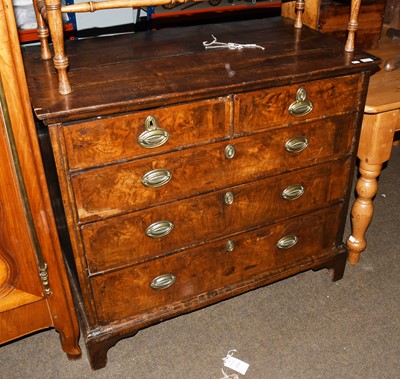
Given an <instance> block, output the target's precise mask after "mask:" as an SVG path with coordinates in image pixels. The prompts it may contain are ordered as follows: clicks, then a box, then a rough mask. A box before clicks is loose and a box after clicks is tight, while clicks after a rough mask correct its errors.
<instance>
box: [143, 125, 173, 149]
mask: <svg viewBox="0 0 400 379" xmlns="http://www.w3.org/2000/svg"><path fill="white" fill-rule="evenodd" d="M168 138H169V134H168V132H167V131H166V130H164V129H162V128H158V129H155V130H145V131H144V132H143V133H142V134H141V135H140V136H139V138H138V144H139V145H140V146H141V147H143V148H145V149H154V148H155V147H159V146H162V145H164V143H166V142H167V141H168Z"/></svg>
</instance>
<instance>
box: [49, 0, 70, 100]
mask: <svg viewBox="0 0 400 379" xmlns="http://www.w3.org/2000/svg"><path fill="white" fill-rule="evenodd" d="M45 3H46V11H47V18H48V24H49V29H50V34H51V40H52V41H53V48H54V58H53V61H54V66H55V68H56V69H57V72H58V83H59V85H58V90H59V92H60V93H61V94H63V95H66V94H68V93H70V92H71V85H70V83H69V79H68V75H67V68H68V58H67V56H66V55H65V52H64V26H63V21H62V13H61V4H60V0H45Z"/></svg>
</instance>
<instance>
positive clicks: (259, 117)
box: [235, 75, 362, 133]
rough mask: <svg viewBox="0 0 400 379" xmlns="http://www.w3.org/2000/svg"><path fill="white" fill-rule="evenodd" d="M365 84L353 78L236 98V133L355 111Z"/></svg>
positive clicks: (275, 89)
mask: <svg viewBox="0 0 400 379" xmlns="http://www.w3.org/2000/svg"><path fill="white" fill-rule="evenodd" d="M361 85H362V81H361V80H360V77H359V76H358V75H352V76H344V77H341V78H330V79H324V80H316V81H314V82H313V83H306V84H297V85H292V86H286V87H278V88H273V89H266V90H263V91H256V92H250V93H245V94H240V95H236V96H235V133H243V132H249V131H254V130H262V129H271V128H276V127H277V126H278V125H285V124H290V123H296V122H302V121H305V120H307V119H308V120H310V119H316V118H322V117H323V118H325V117H327V116H332V115H334V114H336V115H337V114H343V113H352V112H355V111H356V110H357V107H358V98H359V94H360V91H362V86H361Z"/></svg>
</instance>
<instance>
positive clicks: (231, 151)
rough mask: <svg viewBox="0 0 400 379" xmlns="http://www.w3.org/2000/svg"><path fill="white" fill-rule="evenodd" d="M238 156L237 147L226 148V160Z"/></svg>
mask: <svg viewBox="0 0 400 379" xmlns="http://www.w3.org/2000/svg"><path fill="white" fill-rule="evenodd" d="M235 155H236V149H235V146H233V145H227V146H226V147H225V158H226V159H232V158H234V156H235Z"/></svg>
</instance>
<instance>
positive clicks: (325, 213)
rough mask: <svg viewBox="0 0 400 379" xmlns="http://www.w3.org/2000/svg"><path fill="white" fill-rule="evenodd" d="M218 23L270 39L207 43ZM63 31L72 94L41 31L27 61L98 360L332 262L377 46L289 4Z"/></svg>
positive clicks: (335, 267)
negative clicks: (356, 43)
mask: <svg viewBox="0 0 400 379" xmlns="http://www.w3.org/2000/svg"><path fill="white" fill-rule="evenodd" d="M211 35H215V36H216V37H217V38H218V40H219V41H222V42H224V41H225V42H229V41H233V42H237V43H255V44H258V45H260V46H262V47H264V48H265V50H261V49H243V50H229V49H228V50H221V49H215V50H214V49H211V50H205V49H204V46H203V41H210V40H211V38H212V37H211ZM66 46H67V51H68V55H69V57H70V59H71V68H72V67H74V69H71V71H70V73H69V74H70V77H71V79H72V80H73V82H74V83H75V90H74V91H73V92H72V93H71V94H69V95H60V94H59V92H58V82H57V74H56V72H55V71H54V69H53V67H52V66H51V65H49V64H48V63H46V62H43V61H41V59H40V51H39V49H38V48H36V47H33V48H27V49H26V51H25V63H26V69H27V72H28V76H29V86H30V93H31V99H32V104H33V107H34V110H35V113H36V115H37V117H38V119H39V120H41V123H40V125H39V128H40V130H42V131H44V132H47V131H48V132H49V137H50V138H49V139H50V141H51V149H52V152H53V154H54V158H55V166H56V169H57V174H58V179H59V185H60V189H61V196H62V202H63V207H64V211H65V216H66V222H67V226H68V231H69V236H70V241H71V245H72V252H73V254H72V255H71V256H70V255H68V252H67V251H66V255H67V259H68V260H69V263H70V265H71V266H72V267H73V268H74V270H75V275H74V276H73V277H72V280H73V281H75V282H76V283H77V285H76V297H77V299H78V300H77V304H78V306H79V308H80V314H81V319H82V323H83V329H84V338H85V342H86V345H87V348H88V353H89V358H90V360H91V364H92V367H93V368H99V367H103V366H104V365H105V364H106V353H107V349H108V348H109V347H111V346H112V345H113V344H115V343H116V342H117V341H118V340H119V339H120V338H123V337H126V336H129V335H133V334H135V333H136V332H137V331H138V330H139V329H141V328H143V327H145V326H148V325H151V324H154V323H156V322H159V321H161V320H165V319H167V318H171V317H173V316H176V315H179V314H182V313H185V312H189V311H192V310H195V309H198V308H201V307H204V306H206V305H209V304H212V303H215V302H217V301H220V300H222V299H226V298H229V297H231V296H234V295H237V294H240V293H243V292H245V291H248V290H251V289H254V288H256V287H259V286H262V285H265V284H268V283H271V282H273V281H276V280H280V279H282V278H285V277H288V276H289V275H293V274H296V273H299V272H301V271H304V270H308V269H320V268H328V269H329V270H330V272H331V273H332V278H333V280H337V279H340V278H341V277H342V275H343V271H344V267H345V263H346V258H347V250H346V248H345V246H344V244H343V243H342V237H343V228H344V223H345V217H346V212H347V205H348V199H349V191H350V188H351V180H352V177H353V169H354V160H355V159H354V158H355V151H356V148H357V139H358V134H359V126H360V122H361V118H362V114H363V109H364V101H365V95H366V90H367V85H368V79H369V75H370V72H371V70H373V69H374V68H375V67H376V66H377V64H378V63H379V62H378V60H377V59H376V58H375V57H372V56H369V55H367V54H365V53H361V52H358V53H357V52H356V53H354V54H352V53H345V52H344V48H343V45H342V44H341V43H339V42H338V41H336V40H334V39H330V38H328V37H326V36H323V35H321V34H320V33H318V32H316V31H313V30H311V29H309V28H307V27H304V28H303V29H295V28H293V22H292V21H291V20H287V19H283V18H273V19H268V20H258V21H251V22H248V21H243V22H235V23H225V24H219V25H203V26H197V27H189V28H182V29H180V28H177V29H166V30H163V31H156V32H148V33H142V34H140V33H137V34H133V35H125V36H117V37H106V38H97V39H91V40H83V41H71V42H70V43H67V45H66ZM355 61H357V62H358V63H355ZM44 68H45V69H47V70H48V71H47V72H46V71H45V70H44ZM44 151H45V150H44ZM45 156H46V157H47V158H46V159H45V161H46V162H49V161H50V155H46V154H45ZM54 200H55V201H54V202H55V203H57V200H58V199H57V198H55V199H54Z"/></svg>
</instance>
